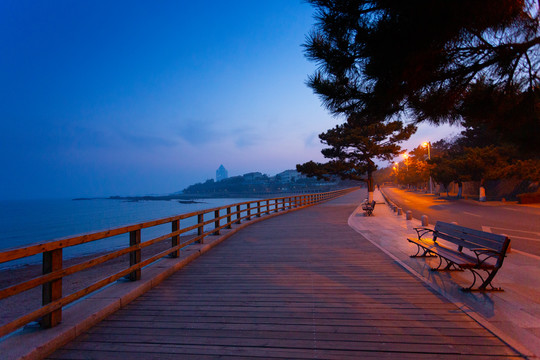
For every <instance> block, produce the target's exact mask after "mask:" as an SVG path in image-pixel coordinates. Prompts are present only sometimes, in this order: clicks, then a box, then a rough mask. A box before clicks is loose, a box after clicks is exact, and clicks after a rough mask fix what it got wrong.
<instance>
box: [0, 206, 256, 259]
mask: <svg viewBox="0 0 540 360" xmlns="http://www.w3.org/2000/svg"><path fill="white" fill-rule="evenodd" d="M195 201H196V202H193V203H186V202H181V201H179V200H146V201H127V200H122V199H89V200H71V199H56V200H45V199H40V200H3V201H0V251H3V250H6V249H10V248H15V247H20V246H24V245H30V244H34V243H42V242H46V241H52V240H55V239H58V238H63V237H67V236H75V235H79V234H84V233H90V232H96V231H100V230H108V229H112V228H117V227H122V226H126V225H131V224H137V223H141V222H145V221H150V220H155V219H160V218H164V217H169V216H173V215H178V214H184V213H189V212H192V211H198V210H204V209H209V208H214V207H219V206H224V205H228V204H234V203H238V202H244V201H248V199H241V198H219V199H201V200H195ZM191 221H192V222H193V223H195V220H194V219H193V220H191ZM181 226H182V227H186V226H189V224H185V223H182V224H181ZM167 231H169V232H170V224H165V225H161V226H157V227H154V228H150V229H144V230H143V231H142V237H143V239H142V241H144V240H145V237H146V238H147V239H149V238H152V237H155V236H158V235H161V234H164V233H166V232H167ZM128 243H129V235H128V234H124V235H118V236H115V237H111V238H107V239H103V240H98V241H94V242H91V243H87V244H84V245H78V246H74V247H69V248H65V249H64V253H63V255H64V258H72V257H77V256H83V255H88V254H92V253H97V252H102V251H109V250H114V249H117V248H122V247H125V246H126V245H127V244H128ZM40 261H41V256H32V257H27V258H24V259H19V260H15V261H11V262H6V263H2V264H0V269H5V268H16V267H20V266H26V265H29V264H34V263H39V262H40Z"/></svg>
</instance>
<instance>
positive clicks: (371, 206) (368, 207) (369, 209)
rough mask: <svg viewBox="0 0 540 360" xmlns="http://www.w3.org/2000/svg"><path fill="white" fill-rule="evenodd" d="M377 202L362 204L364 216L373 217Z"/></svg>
mask: <svg viewBox="0 0 540 360" xmlns="http://www.w3.org/2000/svg"><path fill="white" fill-rule="evenodd" d="M375 204H376V202H375V200H373V201H372V202H368V201H367V200H366V201H365V202H364V203H363V204H362V210H364V215H367V216H371V215H373V210H375Z"/></svg>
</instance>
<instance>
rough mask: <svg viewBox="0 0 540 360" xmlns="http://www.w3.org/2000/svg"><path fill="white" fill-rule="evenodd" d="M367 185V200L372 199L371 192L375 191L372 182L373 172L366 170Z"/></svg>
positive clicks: (370, 200)
mask: <svg viewBox="0 0 540 360" xmlns="http://www.w3.org/2000/svg"><path fill="white" fill-rule="evenodd" d="M367 175H368V178H367V186H368V201H369V202H372V201H373V192H374V191H375V186H374V185H375V184H374V183H373V172H371V171H368V174H367Z"/></svg>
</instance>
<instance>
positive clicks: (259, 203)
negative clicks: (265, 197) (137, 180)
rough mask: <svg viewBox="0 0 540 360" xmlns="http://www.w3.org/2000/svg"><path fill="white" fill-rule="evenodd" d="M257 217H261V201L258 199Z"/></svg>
mask: <svg viewBox="0 0 540 360" xmlns="http://www.w3.org/2000/svg"><path fill="white" fill-rule="evenodd" d="M257 217H261V202H260V201H257Z"/></svg>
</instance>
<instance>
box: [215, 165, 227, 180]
mask: <svg viewBox="0 0 540 360" xmlns="http://www.w3.org/2000/svg"><path fill="white" fill-rule="evenodd" d="M228 177H229V172H228V171H227V169H225V167H224V166H223V165H220V166H219V168H218V169H217V170H216V181H221V180H225V179H226V178H228Z"/></svg>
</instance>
